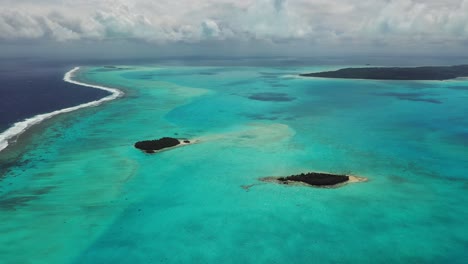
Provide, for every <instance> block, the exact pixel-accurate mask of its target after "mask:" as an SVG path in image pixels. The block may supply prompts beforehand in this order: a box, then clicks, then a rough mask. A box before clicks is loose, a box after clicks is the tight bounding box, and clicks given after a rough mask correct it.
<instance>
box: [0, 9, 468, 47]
mask: <svg viewBox="0 0 468 264" xmlns="http://www.w3.org/2000/svg"><path fill="white" fill-rule="evenodd" d="M0 7H1V8H0V55H3V56H7V55H9V54H28V52H29V53H31V52H42V51H49V52H51V51H55V52H57V53H65V50H66V49H67V50H73V51H74V52H75V53H76V54H88V55H89V54H105V53H107V54H119V53H120V54H127V53H128V54H131V53H132V52H134V53H135V54H140V55H141V54H144V53H150V54H151V55H155V56H162V55H165V54H167V55H196V54H210V53H213V54H227V55H244V54H245V55H256V54H259V55H264V54H269V55H272V54H274V55H299V54H301V55H304V54H305V55H307V56H315V55H319V54H324V55H326V54H337V53H339V54H354V53H358V54H359V53H381V54H387V53H388V54H396V53H400V54H411V53H420V54H434V53H440V54H452V55H453V54H457V53H462V52H465V53H466V52H468V0H255V1H254V0H0Z"/></svg>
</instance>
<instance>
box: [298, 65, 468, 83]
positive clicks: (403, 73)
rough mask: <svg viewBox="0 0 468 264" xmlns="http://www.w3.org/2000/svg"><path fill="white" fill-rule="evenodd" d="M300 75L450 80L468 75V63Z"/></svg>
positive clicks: (371, 68) (343, 70)
mask: <svg viewBox="0 0 468 264" xmlns="http://www.w3.org/2000/svg"><path fill="white" fill-rule="evenodd" d="M300 76H304V77H322V78H344V79H371V80H449V79H455V78H459V77H468V65H457V66H425V67H365V68H344V69H340V70H336V71H325V72H315V73H305V74H300Z"/></svg>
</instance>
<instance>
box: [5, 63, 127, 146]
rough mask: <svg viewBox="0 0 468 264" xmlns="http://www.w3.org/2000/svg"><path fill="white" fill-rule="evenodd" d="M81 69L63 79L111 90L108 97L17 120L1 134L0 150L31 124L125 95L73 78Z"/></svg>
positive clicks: (74, 69)
mask: <svg viewBox="0 0 468 264" xmlns="http://www.w3.org/2000/svg"><path fill="white" fill-rule="evenodd" d="M79 69H80V67H75V68H73V69H71V70H70V71H68V72H66V73H65V75H64V76H63V80H64V81H65V82H68V83H72V84H76V85H80V86H85V87H90V88H95V89H100V90H104V91H107V92H110V93H111V94H110V95H108V96H106V97H103V98H101V99H99V100H96V101H91V102H89V103H84V104H80V105H77V106H73V107H68V108H64V109H60V110H56V111H53V112H50V113H45V114H39V115H35V116H33V117H31V118H27V119H25V120H23V121H19V122H16V123H15V124H13V126H11V127H10V128H8V129H7V130H5V131H3V132H2V133H1V134H0V152H1V151H3V150H4V149H6V148H7V147H8V146H9V142H10V141H11V140H13V139H14V138H16V137H18V136H19V135H21V134H23V133H24V132H25V131H26V130H27V129H28V128H30V127H31V126H33V125H36V124H39V123H41V122H42V121H44V120H46V119H49V118H51V117H53V116H56V115H59V114H63V113H68V112H72V111H75V110H78V109H82V108H86V107H91V106H98V105H100V104H102V103H104V102H107V101H111V100H114V99H117V98H118V97H121V96H123V94H124V93H123V92H122V91H120V90H118V89H115V88H110V87H106V86H101V85H94V84H87V83H83V82H79V81H76V80H73V79H72V78H73V76H74V74H75V73H76V72H77V71H78V70H79Z"/></svg>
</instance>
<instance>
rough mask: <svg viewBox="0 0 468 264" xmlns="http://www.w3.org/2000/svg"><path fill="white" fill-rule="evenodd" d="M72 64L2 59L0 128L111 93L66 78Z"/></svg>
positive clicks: (1, 129) (0, 74)
mask: <svg viewBox="0 0 468 264" xmlns="http://www.w3.org/2000/svg"><path fill="white" fill-rule="evenodd" d="M71 68H73V66H72V65H68V64H65V63H58V62H47V61H40V62H39V61H34V60H1V61H0V131H4V130H6V129H7V128H8V127H10V126H12V125H13V124H14V123H15V122H18V121H22V120H24V119H26V118H29V117H33V116H35V115H37V114H43V113H49V112H52V111H55V110H59V109H63V108H67V107H71V106H75V105H79V104H82V103H86V102H90V101H94V100H97V99H100V98H102V97H104V96H106V95H108V94H109V93H108V92H106V91H102V90H98V89H90V88H89V87H83V86H79V85H75V84H71V83H67V82H64V81H63V75H64V74H65V72H67V71H69V70H70V69H71Z"/></svg>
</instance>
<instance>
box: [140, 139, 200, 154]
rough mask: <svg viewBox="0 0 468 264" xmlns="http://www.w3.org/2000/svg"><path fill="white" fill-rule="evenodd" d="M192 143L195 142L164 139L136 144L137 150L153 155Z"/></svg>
mask: <svg viewBox="0 0 468 264" xmlns="http://www.w3.org/2000/svg"><path fill="white" fill-rule="evenodd" d="M191 143H194V142H193V141H190V140H188V139H177V138H171V137H163V138H160V139H154V140H144V141H138V142H137V143H135V148H137V149H140V150H142V151H144V152H146V153H149V154H152V153H156V152H160V151H163V150H167V149H172V148H175V147H179V146H184V145H188V144H191Z"/></svg>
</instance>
